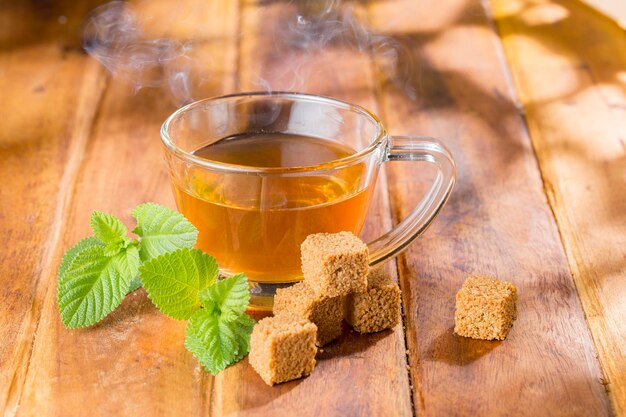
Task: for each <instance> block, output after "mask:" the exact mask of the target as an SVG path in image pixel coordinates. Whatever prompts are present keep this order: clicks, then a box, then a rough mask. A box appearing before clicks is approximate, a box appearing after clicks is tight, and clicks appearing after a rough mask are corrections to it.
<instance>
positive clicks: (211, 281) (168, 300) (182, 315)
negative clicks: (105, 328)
mask: <svg viewBox="0 0 626 417" xmlns="http://www.w3.org/2000/svg"><path fill="white" fill-rule="evenodd" d="M132 215H133V217H134V218H135V219H137V226H136V227H135V228H134V229H133V232H134V233H135V234H137V236H138V238H137V239H132V238H130V237H128V236H127V233H128V229H127V228H126V226H125V225H124V223H122V221H121V220H119V219H118V218H117V217H115V216H113V215H110V214H107V213H102V212H98V211H95V212H94V213H93V214H92V216H91V219H90V225H91V228H92V230H93V233H94V236H92V237H88V238H85V239H82V240H81V241H79V242H78V243H77V244H76V245H74V246H73V247H71V248H70V249H68V250H67V252H66V253H65V255H64V256H63V259H62V260H61V264H60V265H59V272H58V283H57V294H58V305H59V311H60V314H61V321H62V322H63V324H64V325H65V327H67V328H78V327H84V326H90V325H93V324H95V323H97V322H99V321H100V320H102V319H103V318H104V317H106V316H107V315H108V314H109V313H110V312H112V311H113V310H114V309H115V308H116V307H117V306H119V305H120V304H121V302H122V301H123V299H124V296H125V295H126V294H127V293H128V292H130V291H132V290H134V289H136V288H138V287H140V286H141V285H142V282H143V286H144V287H145V288H146V291H147V293H148V297H149V298H150V300H152V302H153V303H154V305H155V306H156V307H157V308H158V309H159V310H161V312H163V313H164V314H166V315H168V316H170V317H172V318H175V319H178V320H189V323H188V325H187V330H186V337H185V346H186V347H187V349H188V350H189V351H190V352H191V353H193V354H194V356H196V358H198V360H199V361H200V363H201V364H202V365H203V366H204V367H205V368H206V369H207V370H208V371H209V372H211V373H212V374H214V375H215V374H216V373H218V372H220V371H221V370H223V369H224V368H226V367H227V366H229V365H231V364H232V363H235V362H237V361H239V360H241V359H242V358H243V357H244V356H245V355H247V354H248V352H249V350H250V334H251V332H252V327H253V326H254V323H255V322H254V320H252V319H251V318H250V317H249V316H248V315H246V314H245V310H246V307H247V305H248V302H249V299H250V296H249V292H248V290H249V287H248V285H249V284H248V279H247V278H246V277H245V275H243V274H239V275H236V276H233V277H230V278H226V279H223V280H221V281H217V278H218V265H217V262H216V261H215V258H213V257H212V256H210V255H207V254H205V253H203V252H202V251H200V250H194V249H191V248H192V247H193V245H194V244H195V243H196V239H197V236H198V231H197V229H196V228H195V227H194V226H193V225H192V224H191V223H190V222H189V221H188V220H187V219H186V218H185V217H184V216H183V215H182V214H180V213H177V212H175V211H172V210H170V209H168V208H166V207H163V206H159V205H157V204H154V203H146V204H142V205H140V206H138V207H136V208H135V209H134V210H133V212H132Z"/></svg>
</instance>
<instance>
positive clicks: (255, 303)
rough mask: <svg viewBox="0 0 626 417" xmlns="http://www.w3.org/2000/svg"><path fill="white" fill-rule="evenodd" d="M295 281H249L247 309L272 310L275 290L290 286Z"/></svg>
mask: <svg viewBox="0 0 626 417" xmlns="http://www.w3.org/2000/svg"><path fill="white" fill-rule="evenodd" d="M297 282H298V281H293V282H281V283H267V282H255V281H250V304H248V309H250V310H255V311H272V308H273V307H274V295H276V290H277V289H279V288H287V287H291V286H292V285H293V284H296V283H297Z"/></svg>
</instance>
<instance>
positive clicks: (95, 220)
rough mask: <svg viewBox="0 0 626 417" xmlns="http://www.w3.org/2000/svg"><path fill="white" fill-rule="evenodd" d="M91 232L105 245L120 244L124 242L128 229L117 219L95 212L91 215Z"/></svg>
mask: <svg viewBox="0 0 626 417" xmlns="http://www.w3.org/2000/svg"><path fill="white" fill-rule="evenodd" d="M89 223H90V224H91V230H93V234H94V235H95V236H96V237H97V238H98V239H100V240H101V241H103V242H104V243H118V242H121V241H123V240H124V238H125V237H126V233H127V232H128V229H126V226H125V225H124V223H122V221H121V220H120V219H118V218H117V217H115V216H113V215H111V214H107V213H102V212H101V211H94V212H93V213H92V215H91V220H90V222H89Z"/></svg>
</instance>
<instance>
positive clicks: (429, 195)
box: [368, 136, 456, 266]
mask: <svg viewBox="0 0 626 417" xmlns="http://www.w3.org/2000/svg"><path fill="white" fill-rule="evenodd" d="M387 161H417V162H429V163H431V164H433V165H435V166H436V167H437V176H436V177H435V180H434V181H433V184H432V185H431V186H430V189H429V190H428V191H427V192H426V194H425V195H424V198H422V201H420V202H419V204H418V205H417V206H416V207H415V208H414V209H413V211H411V213H409V215H408V216H407V217H406V218H405V219H404V220H402V221H401V222H400V223H399V224H398V225H397V226H396V227H395V228H394V229H392V230H391V231H389V232H388V233H386V234H384V235H383V236H381V237H379V238H378V239H376V240H375V241H373V242H372V243H370V244H369V245H368V246H369V252H370V265H371V266H374V265H376V264H378V263H380V262H383V261H385V260H387V259H389V258H391V257H392V256H395V255H397V254H398V253H400V252H401V251H402V250H404V249H405V248H406V247H407V246H408V245H409V243H411V242H412V241H413V240H415V239H416V238H417V237H418V236H420V235H421V234H422V233H424V231H425V230H426V228H427V227H428V226H429V225H430V223H431V222H432V221H433V219H434V218H435V217H436V216H437V213H439V211H440V210H441V208H442V207H443V206H444V204H445V203H446V201H447V200H448V197H449V196H450V192H451V191H452V187H453V186H454V181H455V177H456V167H455V164H454V159H452V155H450V152H449V151H448V150H447V149H446V147H445V146H443V144H442V143H441V142H440V141H438V140H437V139H434V138H430V137H422V136H392V137H391V138H390V146H389V147H388V150H387V155H386V158H385V160H384V162H387Z"/></svg>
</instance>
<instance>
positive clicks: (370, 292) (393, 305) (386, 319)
mask: <svg viewBox="0 0 626 417" xmlns="http://www.w3.org/2000/svg"><path fill="white" fill-rule="evenodd" d="M399 316H400V288H398V284H396V283H395V282H394V281H393V280H392V279H391V277H390V276H389V275H388V274H386V273H385V272H383V271H382V270H380V269H374V270H372V271H370V273H369V275H368V277H367V290H366V291H363V292H358V293H353V294H350V295H349V296H348V301H347V308H346V321H347V322H348V323H349V324H350V325H351V326H352V328H353V329H354V330H356V331H357V332H360V333H373V332H379V331H381V330H385V329H390V328H392V327H394V326H395V325H396V324H398V321H399Z"/></svg>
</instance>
